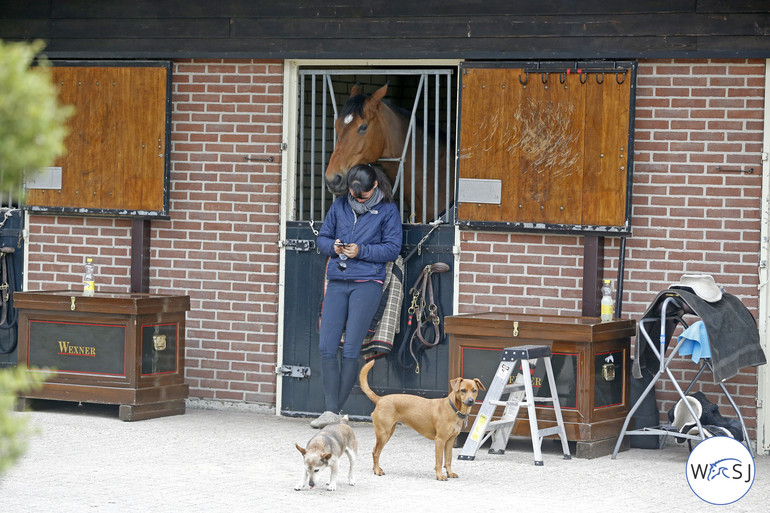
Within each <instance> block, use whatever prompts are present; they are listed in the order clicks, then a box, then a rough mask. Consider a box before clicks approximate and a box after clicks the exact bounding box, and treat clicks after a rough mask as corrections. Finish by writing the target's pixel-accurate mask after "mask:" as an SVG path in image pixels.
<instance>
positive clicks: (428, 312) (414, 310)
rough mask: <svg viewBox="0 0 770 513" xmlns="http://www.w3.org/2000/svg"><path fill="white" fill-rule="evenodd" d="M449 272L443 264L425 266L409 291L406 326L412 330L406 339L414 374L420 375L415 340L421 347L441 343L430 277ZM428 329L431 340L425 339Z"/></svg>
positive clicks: (439, 316)
mask: <svg viewBox="0 0 770 513" xmlns="http://www.w3.org/2000/svg"><path fill="white" fill-rule="evenodd" d="M448 270H449V265H448V264H446V263H444V262H436V263H434V264H429V265H426V266H425V267H424V268H423V270H422V272H421V273H420V276H419V277H418V278H417V280H415V282H414V285H413V286H412V288H411V289H410V290H409V293H410V294H411V295H412V304H411V305H410V306H409V310H408V313H409V317H408V321H407V326H408V327H409V328H412V329H413V331H412V335H411V337H408V338H407V339H406V343H407V344H408V346H409V354H410V355H411V357H412V360H414V363H415V365H416V367H415V371H414V372H415V373H416V374H419V373H420V362H419V360H418V358H417V354H416V352H418V351H416V350H415V344H416V341H415V339H416V340H419V341H420V343H422V345H423V346H426V347H434V346H436V345H438V343H439V342H441V328H440V324H441V315H440V314H439V311H438V306H437V305H436V300H435V292H434V288H433V280H432V279H431V276H432V275H433V274H434V273H443V272H446V271H448ZM428 329H432V330H433V337H432V339H431V340H429V339H428V337H426V335H427V333H428Z"/></svg>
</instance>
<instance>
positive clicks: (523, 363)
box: [458, 345, 571, 466]
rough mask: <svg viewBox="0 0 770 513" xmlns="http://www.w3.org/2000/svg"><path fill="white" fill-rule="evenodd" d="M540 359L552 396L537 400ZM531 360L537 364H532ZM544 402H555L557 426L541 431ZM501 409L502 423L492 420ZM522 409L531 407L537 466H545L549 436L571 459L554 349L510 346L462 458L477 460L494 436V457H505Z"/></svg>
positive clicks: (530, 414)
mask: <svg viewBox="0 0 770 513" xmlns="http://www.w3.org/2000/svg"><path fill="white" fill-rule="evenodd" d="M538 359H539V360H542V361H543V363H544V365H545V372H546V375H547V377H548V385H549V388H550V390H551V397H535V395H534V393H533V391H532V379H531V376H532V372H533V371H534V365H536V363H537V362H536V361H537V360H538ZM531 360H535V361H534V362H530V361H531ZM530 363H532V364H533V366H532V367H530ZM511 375H513V376H515V378H514V382H513V383H510V378H511ZM503 394H508V397H507V399H505V400H503V399H501V397H502V396H503ZM540 402H542V403H546V402H550V403H553V411H554V415H555V417H556V425H555V426H553V427H549V428H544V429H539V428H538V425H537V415H536V412H535V406H536V403H540ZM498 406H504V407H505V409H504V410H503V414H502V417H501V418H500V420H491V419H492V416H493V415H494V413H495V409H496V408H497V407H498ZM522 406H526V407H527V412H528V415H529V430H530V435H531V437H532V449H533V451H534V453H535V465H538V466H540V465H542V464H543V456H542V453H541V450H540V448H541V446H542V443H543V438H544V437H546V436H549V435H558V436H559V438H560V439H561V446H562V450H563V451H564V459H565V460H568V459H571V456H570V453H569V444H568V443H567V433H566V431H565V429H564V420H563V418H562V415H561V408H560V407H559V396H558V394H557V392H556V380H555V379H554V376H553V367H552V366H551V348H550V347H548V346H536V345H526V346H516V347H508V348H505V349H504V350H503V355H502V357H501V358H500V365H499V366H498V368H497V372H496V373H495V377H494V378H493V380H492V384H491V385H490V387H489V390H488V391H487V394H486V396H485V397H484V402H483V403H482V405H481V409H480V410H479V413H478V415H477V416H476V420H475V421H474V422H473V427H471V430H470V433H469V434H468V438H467V439H466V440H465V445H463V449H462V451H461V452H460V455H459V456H458V459H460V460H473V459H474V458H475V457H476V451H477V450H478V448H479V447H481V445H482V444H483V443H484V442H485V441H486V440H487V439H488V438H490V437H491V439H492V446H491V448H490V449H489V452H490V454H504V453H505V446H506V445H507V444H508V438H509V437H510V435H511V431H512V430H513V426H514V424H515V422H516V417H517V416H518V414H519V409H520V408H521V407H522Z"/></svg>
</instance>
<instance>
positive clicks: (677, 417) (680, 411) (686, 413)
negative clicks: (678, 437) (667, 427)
mask: <svg viewBox="0 0 770 513" xmlns="http://www.w3.org/2000/svg"><path fill="white" fill-rule="evenodd" d="M687 402H688V403H690V406H691V407H692V411H693V412H695V415H697V416H698V419H700V416H701V414H702V413H703V406H701V404H700V402H699V401H698V400H697V399H696V398H694V397H693V396H691V395H688V396H687ZM693 425H697V424H696V420H695V419H694V418H692V414H691V413H690V410H688V409H687V405H686V404H685V403H684V399H679V402H678V403H676V406H674V421H673V422H672V423H671V427H673V428H674V429H676V430H677V431H679V432H680V433H683V432H685V431H689V430H690V428H691V427H692V426H693Z"/></svg>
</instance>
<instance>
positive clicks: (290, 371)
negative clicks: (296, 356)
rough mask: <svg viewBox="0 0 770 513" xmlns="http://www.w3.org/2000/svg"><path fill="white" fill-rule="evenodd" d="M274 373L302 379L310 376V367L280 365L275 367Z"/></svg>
mask: <svg viewBox="0 0 770 513" xmlns="http://www.w3.org/2000/svg"><path fill="white" fill-rule="evenodd" d="M275 373H276V374H281V375H283V376H284V377H288V378H299V379H304V378H309V377H310V367H303V366H301V365H281V366H280V367H276V369H275Z"/></svg>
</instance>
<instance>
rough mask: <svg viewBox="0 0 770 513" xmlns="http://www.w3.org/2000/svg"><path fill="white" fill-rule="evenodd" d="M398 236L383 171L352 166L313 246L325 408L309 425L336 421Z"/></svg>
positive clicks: (395, 211) (396, 214)
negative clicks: (322, 263)
mask: <svg viewBox="0 0 770 513" xmlns="http://www.w3.org/2000/svg"><path fill="white" fill-rule="evenodd" d="M401 236H402V233H401V218H400V215H399V212H398V208H397V207H396V205H395V204H394V203H393V190H392V188H391V186H390V182H389V181H388V178H387V177H386V176H385V173H383V172H382V171H381V170H379V169H378V168H375V167H373V166H371V165H369V164H359V165H357V166H354V167H353V168H352V169H351V170H350V171H349V172H348V194H346V195H344V196H340V197H339V198H337V199H336V200H335V201H334V203H332V206H331V208H330V209H329V212H328V213H327V214H326V219H325V220H324V223H323V226H321V230H320V231H319V232H318V248H319V249H320V251H321V252H322V253H323V254H325V255H328V256H329V257H330V258H329V260H328V262H327V264H326V279H327V280H328V284H327V286H326V292H325V293H324V300H323V308H322V312H321V341H320V349H321V374H322V381H323V391H324V402H325V410H326V411H324V413H323V414H322V415H321V416H320V417H318V418H317V419H315V420H313V421H312V422H311V423H310V425H311V426H312V427H314V428H322V427H324V426H326V425H328V424H333V423H335V422H339V420H340V412H341V410H342V407H343V406H344V405H345V401H346V400H347V398H348V396H349V395H350V391H351V390H352V389H353V385H354V384H355V382H356V377H357V376H358V357H359V355H360V353H361V344H362V343H363V341H364V337H365V336H366V334H367V331H368V329H369V325H370V323H371V322H372V318H373V317H374V314H375V313H376V312H377V309H378V307H379V304H380V298H381V296H382V284H383V281H384V280H385V264H386V263H387V262H391V261H393V260H395V259H396V258H397V257H398V255H399V253H400V252H401ZM343 332H344V333H345V342H344V344H343V346H342V362H341V363H340V361H339V360H338V358H337V353H338V352H339V349H340V340H341V338H342V334H343Z"/></svg>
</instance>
